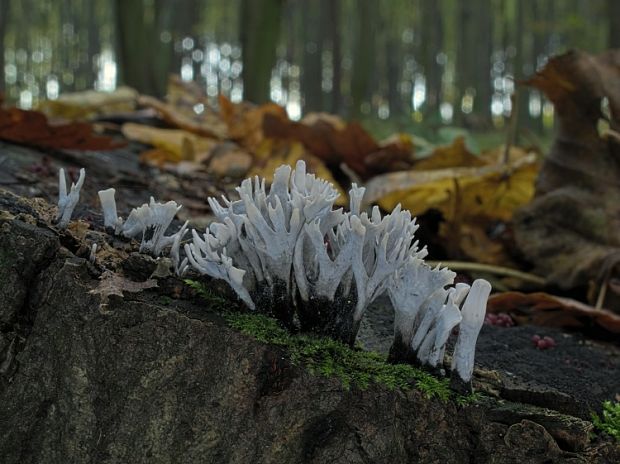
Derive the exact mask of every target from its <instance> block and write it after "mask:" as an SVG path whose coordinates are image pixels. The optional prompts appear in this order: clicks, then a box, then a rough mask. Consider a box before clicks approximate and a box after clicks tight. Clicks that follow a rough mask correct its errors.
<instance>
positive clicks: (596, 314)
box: [487, 292, 620, 333]
mask: <svg viewBox="0 0 620 464" xmlns="http://www.w3.org/2000/svg"><path fill="white" fill-rule="evenodd" d="M487 312H489V313H493V314H499V313H511V315H512V317H513V318H514V319H515V320H517V321H518V322H519V323H522V324H523V323H528V324H534V325H541V326H549V327H567V328H583V327H588V326H591V325H593V324H596V325H598V326H599V327H602V328H603V329H605V330H607V331H608V332H613V333H620V316H619V315H618V314H615V313H613V312H611V311H608V310H606V309H596V308H594V307H592V306H588V305H586V304H584V303H581V302H579V301H576V300H573V299H570V298H562V297H559V296H554V295H549V294H548V293H543V292H536V293H529V294H527V293H520V292H505V293H498V294H495V295H492V296H491V297H490V298H489V301H488V305H487Z"/></svg>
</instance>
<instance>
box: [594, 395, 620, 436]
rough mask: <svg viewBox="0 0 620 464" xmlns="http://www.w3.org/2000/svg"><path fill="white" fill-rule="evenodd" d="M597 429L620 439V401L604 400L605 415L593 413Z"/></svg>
mask: <svg viewBox="0 0 620 464" xmlns="http://www.w3.org/2000/svg"><path fill="white" fill-rule="evenodd" d="M592 422H593V423H594V425H595V426H596V428H597V429H599V430H601V431H603V432H605V433H606V434H608V435H611V436H612V437H614V438H615V439H616V440H618V441H620V402H618V401H616V402H613V403H612V402H611V401H605V402H603V415H602V416H599V415H598V414H592Z"/></svg>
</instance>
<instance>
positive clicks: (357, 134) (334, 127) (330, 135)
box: [263, 113, 413, 178]
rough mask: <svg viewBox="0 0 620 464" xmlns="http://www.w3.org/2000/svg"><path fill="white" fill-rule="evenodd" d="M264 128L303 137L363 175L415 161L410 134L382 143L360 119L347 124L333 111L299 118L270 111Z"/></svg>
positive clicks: (314, 149) (325, 156) (271, 133)
mask: <svg viewBox="0 0 620 464" xmlns="http://www.w3.org/2000/svg"><path fill="white" fill-rule="evenodd" d="M263 131H264V133H265V136H267V137H274V138H280V139H288V140H296V141H299V142H301V143H302V144H303V145H304V146H305V147H306V148H307V149H308V150H309V151H310V152H311V153H312V154H314V155H316V156H318V157H319V158H321V159H322V160H323V161H325V162H326V163H328V164H330V165H336V166H338V165H339V164H340V163H345V164H347V166H348V167H349V168H351V169H352V170H353V171H355V172H356V173H357V174H358V175H359V176H361V177H363V178H369V177H370V176H372V175H374V174H378V173H382V172H387V171H391V170H395V169H403V168H406V167H408V166H409V165H410V164H411V157H412V153H413V143H412V142H411V139H410V138H408V137H405V136H399V137H396V138H395V139H392V140H388V141H387V142H386V143H385V144H379V143H378V142H377V141H375V140H374V139H373V138H372V137H371V136H370V134H368V132H366V131H365V130H364V129H363V128H362V126H361V125H359V124H358V123H356V122H352V123H348V124H346V123H344V122H343V121H342V120H340V119H339V118H337V117H335V116H333V115H325V114H324V113H315V114H309V115H308V116H306V117H305V118H304V119H302V120H301V121H300V122H295V121H291V120H290V119H288V117H287V116H286V114H267V115H266V116H265V118H264V123H263Z"/></svg>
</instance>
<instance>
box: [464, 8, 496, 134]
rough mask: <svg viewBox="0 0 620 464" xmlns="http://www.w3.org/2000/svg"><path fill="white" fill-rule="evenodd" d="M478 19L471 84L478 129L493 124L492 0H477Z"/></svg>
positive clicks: (474, 35) (474, 30) (474, 33)
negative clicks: (473, 92)
mask: <svg viewBox="0 0 620 464" xmlns="http://www.w3.org/2000/svg"><path fill="white" fill-rule="evenodd" d="M476 3H477V9H476V11H477V12H478V14H477V19H476V22H475V28H474V29H473V31H472V34H471V35H472V36H473V39H474V40H473V43H474V44H475V51H474V56H473V57H472V58H473V59H474V60H475V61H474V62H475V63H476V66H475V69H474V74H475V77H474V82H470V85H472V86H473V88H474V89H475V90H476V96H475V98H474V108H473V111H474V114H475V121H476V129H489V128H490V127H491V126H492V119H491V97H492V95H493V87H492V82H491V66H492V63H491V55H492V54H493V11H492V8H493V5H492V2H491V0H477V2H476Z"/></svg>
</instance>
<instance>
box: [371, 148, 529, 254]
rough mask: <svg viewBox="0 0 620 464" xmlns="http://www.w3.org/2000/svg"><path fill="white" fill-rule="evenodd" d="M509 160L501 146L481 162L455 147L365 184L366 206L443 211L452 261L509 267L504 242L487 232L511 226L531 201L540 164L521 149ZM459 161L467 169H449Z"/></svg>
mask: <svg viewBox="0 0 620 464" xmlns="http://www.w3.org/2000/svg"><path fill="white" fill-rule="evenodd" d="M504 156H505V154H504V150H503V149H502V148H501V147H500V148H498V149H497V150H494V151H492V152H489V153H485V154H483V155H482V156H479V157H478V156H475V155H473V154H470V153H468V152H466V150H465V148H464V144H463V143H461V142H455V144H453V146H451V147H450V148H449V149H443V150H436V152H435V153H434V154H433V155H431V156H430V157H429V158H427V159H425V160H424V161H425V162H424V163H417V164H416V165H415V166H414V168H413V169H411V170H409V171H401V172H393V173H388V174H383V175H380V176H377V177H374V178H373V179H371V180H370V181H369V182H368V183H367V184H366V194H365V195H364V202H365V204H366V205H369V204H372V203H377V204H379V205H380V206H381V207H382V208H383V209H385V210H386V211H391V210H392V209H394V207H395V206H396V205H397V204H398V203H400V204H401V205H402V206H403V208H404V209H408V210H410V211H411V213H412V214H413V215H416V216H417V215H421V214H424V213H425V212H427V211H428V210H430V209H435V210H438V211H440V212H441V213H442V216H443V218H444V222H443V223H442V224H441V227H440V230H439V235H440V237H441V239H442V241H443V243H444V246H445V248H446V251H447V252H448V254H449V255H450V256H451V257H455V258H459V257H461V256H462V255H465V256H469V257H470V258H473V259H475V260H476V261H479V262H486V263H492V264H504V265H508V264H509V257H508V253H506V251H505V250H503V243H502V242H501V240H497V239H495V238H493V237H490V236H488V234H487V233H488V230H489V229H490V228H492V226H493V224H495V223H497V222H498V221H502V222H508V221H510V220H511V219H512V215H513V212H514V211H515V210H516V209H517V208H519V207H521V206H523V205H525V204H527V203H529V202H530V201H531V199H532V198H533V196H534V182H535V180H536V177H537V175H538V171H539V161H538V156H537V155H536V154H535V153H527V152H525V151H523V150H522V149H519V148H516V147H515V148H512V149H511V150H510V153H509V156H508V159H509V161H508V163H504V161H503V159H504ZM457 162H458V163H463V164H465V166H463V165H461V166H450V167H446V166H449V165H450V164H454V163H457ZM471 164H474V166H471ZM433 166H438V167H439V168H438V169H433V168H432V167H433ZM420 167H424V168H425V169H422V170H419V168H420ZM426 168H428V169H426Z"/></svg>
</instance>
